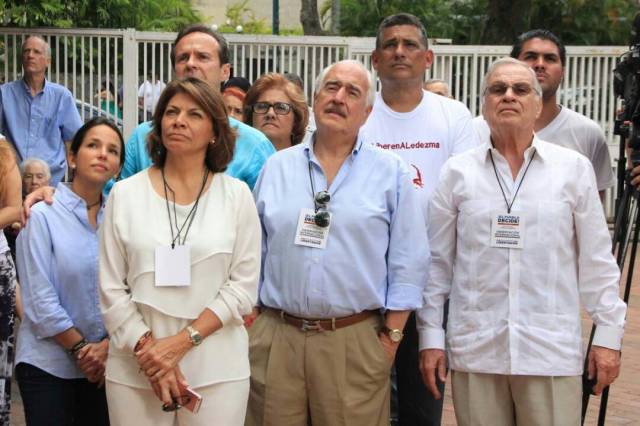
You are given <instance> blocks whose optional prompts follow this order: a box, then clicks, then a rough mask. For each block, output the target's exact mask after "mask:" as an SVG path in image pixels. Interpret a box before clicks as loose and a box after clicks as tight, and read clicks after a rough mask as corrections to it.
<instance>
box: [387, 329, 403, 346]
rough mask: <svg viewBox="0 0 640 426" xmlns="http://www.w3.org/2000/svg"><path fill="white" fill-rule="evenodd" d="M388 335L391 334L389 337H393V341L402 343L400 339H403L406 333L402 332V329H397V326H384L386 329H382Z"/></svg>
mask: <svg viewBox="0 0 640 426" xmlns="http://www.w3.org/2000/svg"><path fill="white" fill-rule="evenodd" d="M382 331H383V332H384V333H385V334H386V335H387V336H389V339H391V341H392V342H393V343H400V341H401V340H402V338H403V337H404V333H403V332H402V330H400V329H397V328H389V327H386V326H385V327H384V329H383V330H382Z"/></svg>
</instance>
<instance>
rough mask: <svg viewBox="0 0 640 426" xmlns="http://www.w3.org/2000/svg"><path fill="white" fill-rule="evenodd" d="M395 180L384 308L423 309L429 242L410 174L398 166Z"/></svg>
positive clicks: (417, 193)
mask: <svg viewBox="0 0 640 426" xmlns="http://www.w3.org/2000/svg"><path fill="white" fill-rule="evenodd" d="M398 161H400V160H398ZM397 181H398V184H397V197H396V206H395V209H394V210H393V212H392V217H391V225H390V238H389V251H388V254H387V264H388V277H389V285H388V288H387V302H386V308H387V309H390V310H395V311H406V310H415V309H417V308H420V307H421V306H422V295H421V294H422V291H423V289H424V285H425V283H426V280H427V272H428V269H429V242H428V239H427V231H426V227H425V223H424V214H423V213H422V211H421V206H420V201H419V198H418V197H419V192H418V191H417V190H416V189H414V188H413V185H412V184H411V178H410V175H409V171H408V169H407V168H406V166H404V164H401V163H400V164H399V170H398V176H397Z"/></svg>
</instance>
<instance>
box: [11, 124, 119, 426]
mask: <svg viewBox="0 0 640 426" xmlns="http://www.w3.org/2000/svg"><path fill="white" fill-rule="evenodd" d="M123 160H124V142H123V139H122V135H121V134H120V132H119V130H118V128H117V127H116V126H115V125H114V124H113V122H111V121H110V120H108V119H106V118H103V117H98V118H95V119H92V120H90V121H89V122H87V123H86V124H85V125H84V126H83V127H81V128H80V129H79V130H78V132H77V133H76V135H75V137H74V139H73V142H72V143H71V152H70V154H69V166H70V168H71V170H72V172H73V175H74V177H73V181H72V182H71V184H65V183H61V184H59V185H58V187H57V190H56V193H55V196H54V202H53V204H52V205H47V204H45V203H39V204H38V205H36V206H34V207H33V209H32V211H31V217H30V219H29V222H28V223H27V226H26V228H25V229H24V230H23V231H22V232H21V233H20V236H19V238H18V244H17V264H18V271H19V274H20V278H21V285H22V297H23V303H24V311H25V318H24V320H23V322H22V324H21V325H20V331H19V335H20V338H19V341H18V348H17V355H16V376H17V380H18V385H19V387H20V393H21V395H22V399H23V402H24V410H25V417H26V421H27V425H29V426H32V425H45V424H46V425H85V424H91V425H108V424H109V417H108V411H107V404H106V398H105V394H104V387H103V385H104V369H105V364H106V358H107V348H108V336H107V332H106V330H105V328H104V324H103V322H102V316H101V314H100V307H99V297H98V261H97V258H98V231H97V229H98V226H99V224H100V223H101V220H102V207H103V205H104V200H103V198H102V190H103V187H104V184H105V182H107V181H108V180H109V179H111V178H112V177H113V176H115V175H116V174H117V173H118V172H119V171H120V167H121V165H122V162H123Z"/></svg>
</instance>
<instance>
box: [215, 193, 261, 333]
mask: <svg viewBox="0 0 640 426" xmlns="http://www.w3.org/2000/svg"><path fill="white" fill-rule="evenodd" d="M238 198H239V199H238V200H237V202H238V204H237V209H236V212H237V213H238V215H239V218H238V222H237V228H236V240H235V244H234V247H233V253H232V255H231V265H230V266H229V280H228V281H227V282H226V283H225V284H224V285H223V286H222V287H221V288H220V291H219V293H218V295H217V296H216V297H215V299H214V300H213V302H212V303H210V304H209V305H208V306H207V308H208V309H210V310H211V311H213V312H214V313H215V314H216V315H217V316H218V318H220V321H222V324H223V325H224V324H227V323H228V322H229V321H233V322H235V323H236V324H242V321H243V320H242V316H243V315H247V314H249V313H251V310H252V309H253V307H254V306H255V304H256V299H257V289H258V277H259V275H260V270H259V269H258V268H259V267H260V258H261V255H260V254H261V253H260V247H261V238H260V235H261V230H260V220H259V219H258V214H257V212H256V207H255V204H254V202H253V197H252V196H251V192H250V191H249V188H247V187H246V186H244V185H242V186H241V189H240V191H239V193H238Z"/></svg>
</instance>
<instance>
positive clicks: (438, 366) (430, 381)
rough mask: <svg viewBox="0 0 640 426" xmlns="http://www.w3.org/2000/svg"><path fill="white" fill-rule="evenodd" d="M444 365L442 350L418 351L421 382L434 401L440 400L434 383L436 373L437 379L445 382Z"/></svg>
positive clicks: (440, 396) (445, 362)
mask: <svg viewBox="0 0 640 426" xmlns="http://www.w3.org/2000/svg"><path fill="white" fill-rule="evenodd" d="M446 364H447V361H446V357H445V354H444V351H443V350H442V349H423V350H422V351H420V372H421V373H422V380H423V381H424V384H425V385H426V386H427V389H429V392H431V395H433V397H434V398H435V399H440V398H442V395H441V394H440V390H439V389H438V384H437V383H436V373H437V374H438V379H440V381H441V382H443V383H444V381H445V380H447V368H446V367H447V365H446Z"/></svg>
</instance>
